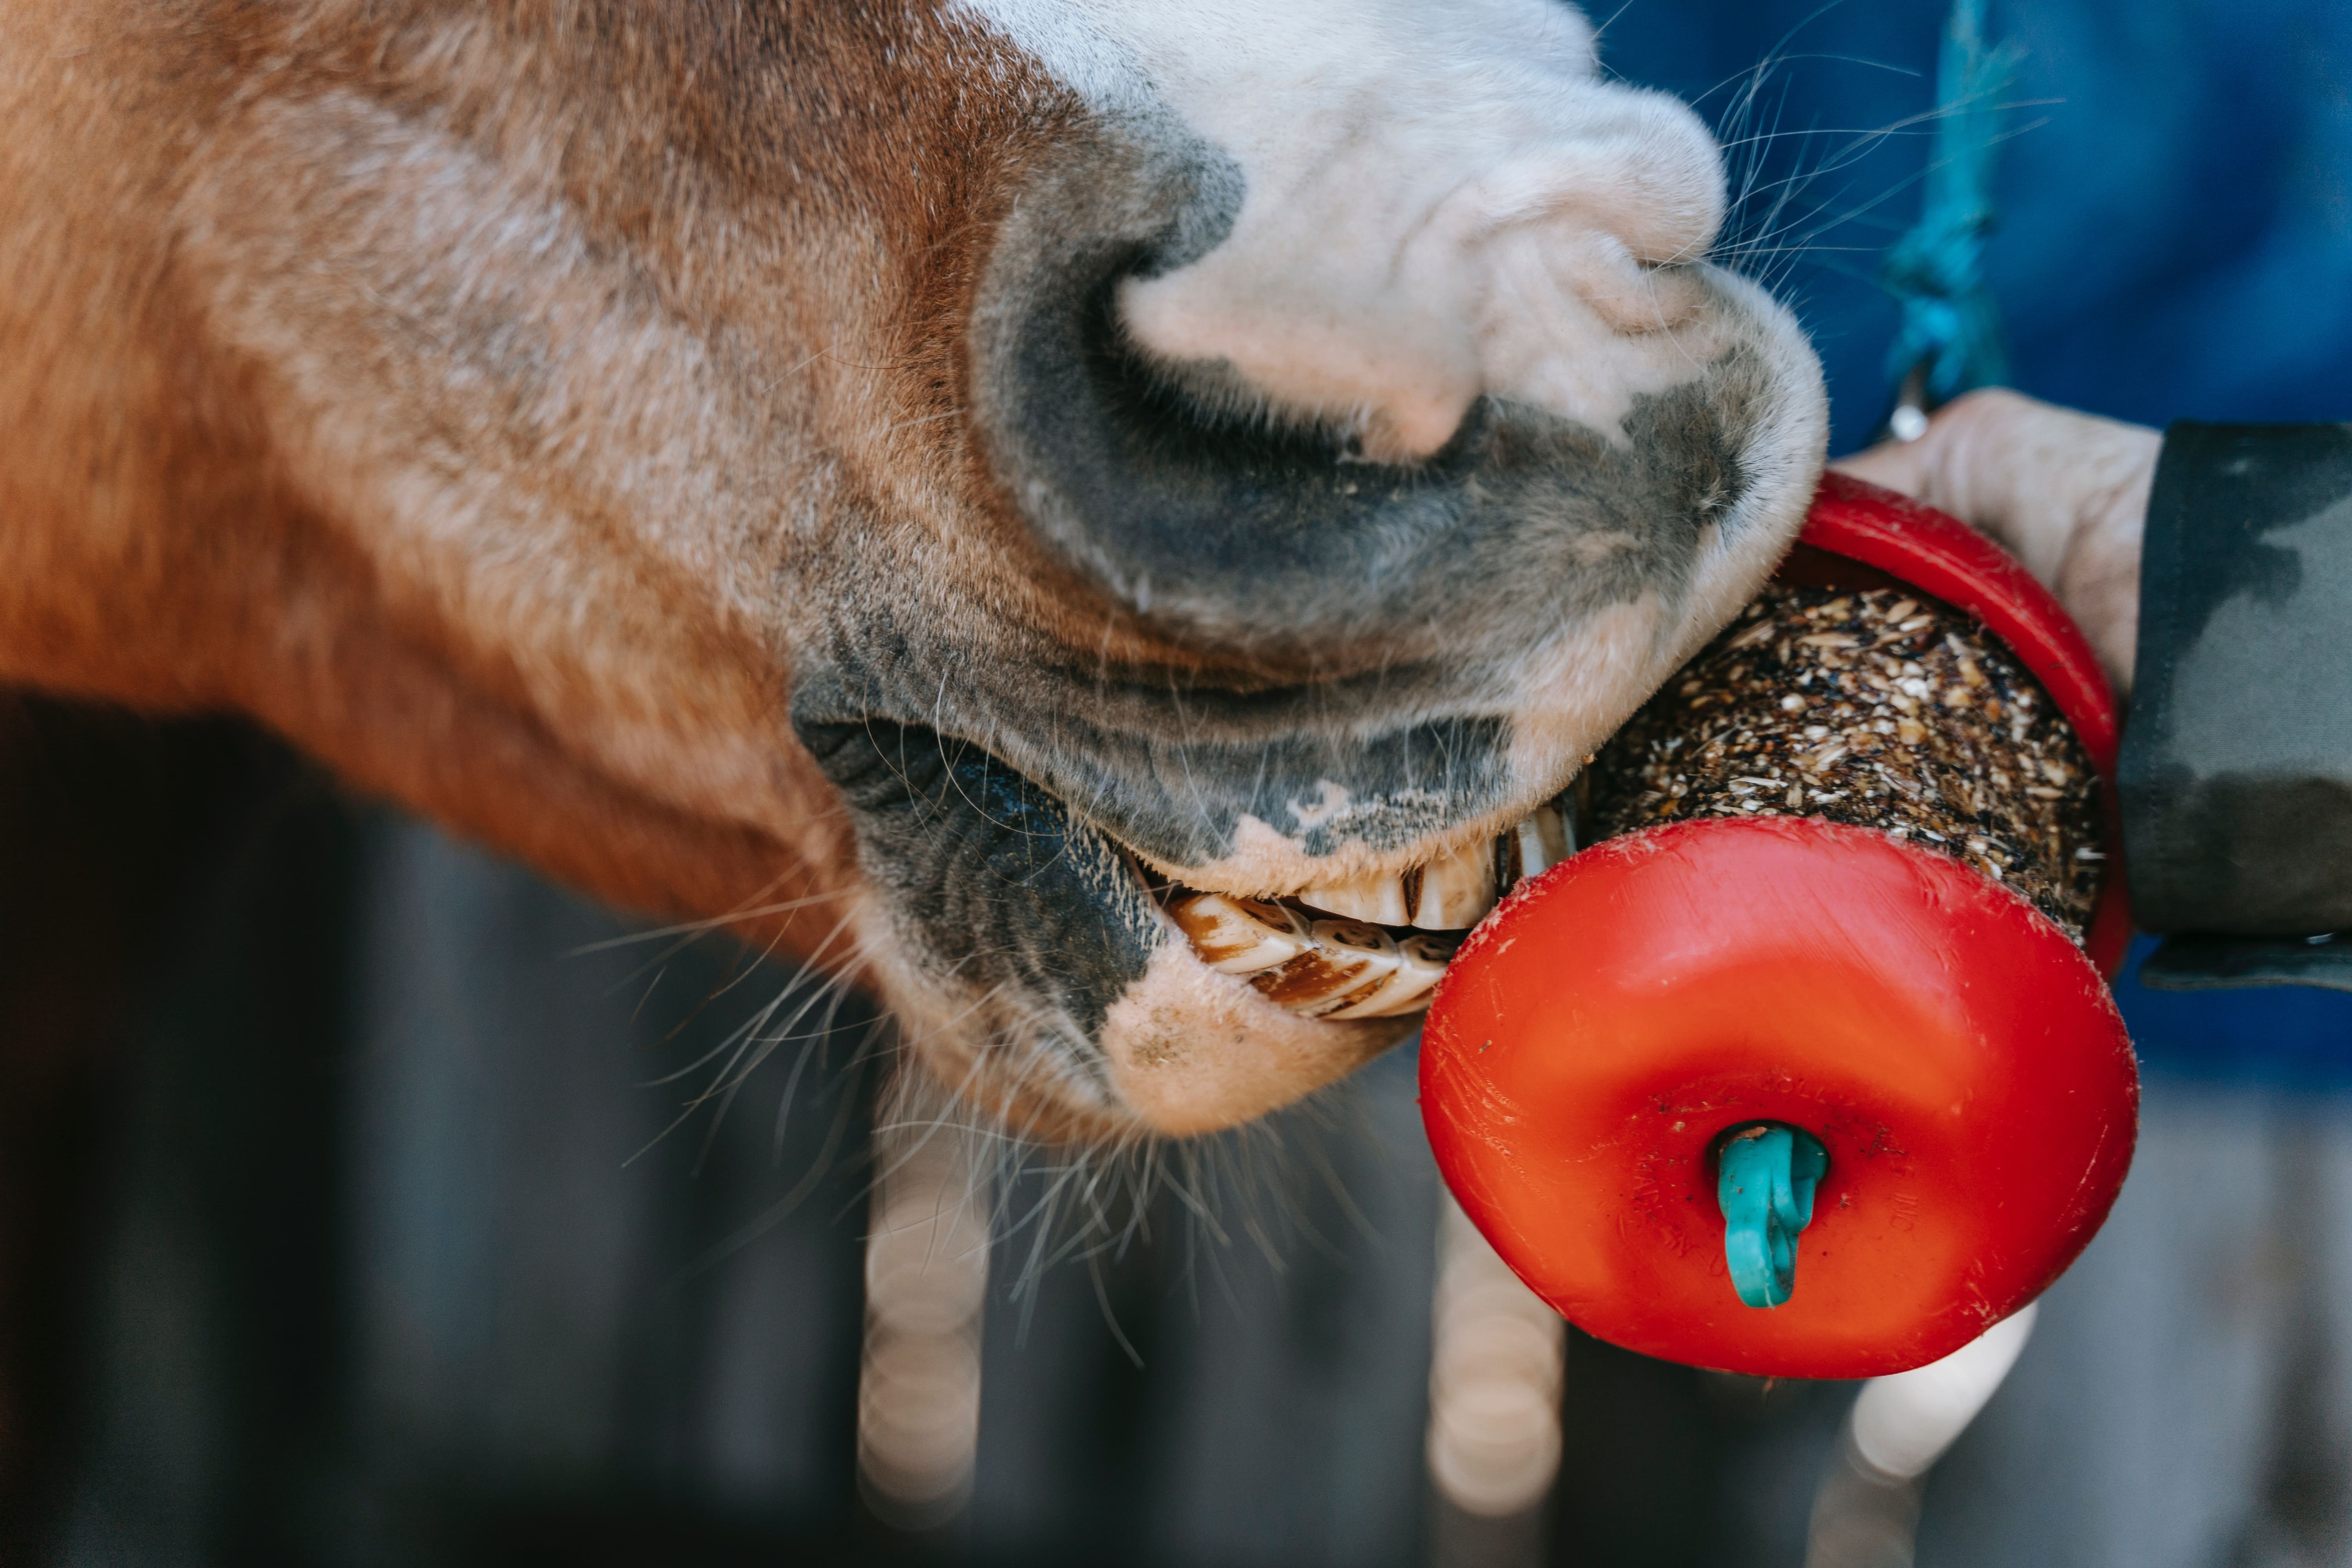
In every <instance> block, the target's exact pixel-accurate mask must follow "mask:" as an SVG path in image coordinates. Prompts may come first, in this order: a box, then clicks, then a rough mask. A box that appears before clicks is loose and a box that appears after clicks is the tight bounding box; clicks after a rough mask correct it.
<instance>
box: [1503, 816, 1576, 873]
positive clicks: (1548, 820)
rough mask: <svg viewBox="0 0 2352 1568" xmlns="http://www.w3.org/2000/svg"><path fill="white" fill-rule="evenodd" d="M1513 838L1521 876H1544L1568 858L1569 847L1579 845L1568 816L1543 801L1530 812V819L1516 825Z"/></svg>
mask: <svg viewBox="0 0 2352 1568" xmlns="http://www.w3.org/2000/svg"><path fill="white" fill-rule="evenodd" d="M1512 838H1513V844H1512V847H1513V848H1514V849H1515V850H1516V851H1517V863H1518V873H1519V875H1520V876H1521V877H1537V876H1541V875H1542V874H1543V873H1544V872H1546V871H1549V870H1550V869H1551V868H1553V867H1554V866H1557V865H1559V863H1560V862H1561V861H1562V860H1565V859H1567V858H1568V855H1569V851H1570V850H1571V849H1573V848H1574V847H1575V845H1574V844H1573V843H1571V842H1570V837H1569V831H1568V822H1567V820H1566V819H1565V818H1564V817H1562V816H1560V814H1559V810H1558V809H1557V808H1555V807H1553V806H1549V805H1539V806H1538V807H1536V808H1535V810H1534V811H1532V812H1530V813H1528V817H1527V820H1525V821H1524V822H1521V823H1520V824H1519V825H1518V826H1517V827H1516V828H1514V829H1512Z"/></svg>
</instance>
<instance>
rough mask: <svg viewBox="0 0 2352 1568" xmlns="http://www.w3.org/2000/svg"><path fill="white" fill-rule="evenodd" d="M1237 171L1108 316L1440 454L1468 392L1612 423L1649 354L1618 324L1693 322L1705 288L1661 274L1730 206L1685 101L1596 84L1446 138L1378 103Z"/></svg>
mask: <svg viewBox="0 0 2352 1568" xmlns="http://www.w3.org/2000/svg"><path fill="white" fill-rule="evenodd" d="M1433 142H1434V143H1435V144H1434V145H1432V144H1431V143H1433ZM1249 174H1250V175H1251V176H1252V177H1251V179H1250V182H1249V185H1248V189H1247V191H1246V193H1245V195H1244V198H1243V200H1242V203H1241V205H1240V209H1239V211H1238V212H1237V213H1236V214H1235V216H1234V223H1233V228H1232V232H1231V234H1230V235H1229V236H1228V237H1226V238H1225V239H1224V241H1223V243H1222V244H1220V245H1219V246H1217V247H1215V248H1214V249H1213V250H1212V251H1210V252H1209V253H1208V254H1207V255H1205V256H1203V257H1202V258H1200V259H1199V260H1197V261H1195V262H1192V264H1190V265H1188V266H1184V267H1181V268H1175V269H1173V270H1170V271H1167V272H1163V273H1161V274H1160V275H1159V276H1156V277H1151V278H1134V279H1128V280H1127V281H1126V282H1124V283H1123V284H1122V285H1121V286H1120V288H1119V290H1118V313H1119V317H1120V320H1121V321H1122V323H1123V325H1124V326H1125V328H1126V329H1127V331H1128V332H1129V334H1130V336H1131V338H1132V340H1133V342H1135V344H1136V345H1137V347H1138V348H1139V349H1140V350H1141V351H1142V352H1143V353H1146V354H1147V355H1149V356H1150V358H1152V359H1153V360H1154V361H1156V362H1158V363H1160V365H1161V366H1162V367H1164V368H1165V369H1166V370H1167V371H1168V373H1169V374H1172V375H1174V376H1176V377H1178V378H1180V379H1181V378H1183V377H1185V376H1186V375H1187V374H1188V372H1189V373H1190V374H1193V375H1194V376H1196V377H1197V376H1199V375H1200V372H1199V371H1198V370H1197V369H1194V368H1192V367H1212V366H1213V367H1216V375H1217V377H1218V378H1219V379H1221V380H1222V381H1223V384H1224V385H1223V391H1224V393H1225V395H1227V396H1228V397H1233V396H1234V395H1235V394H1236V393H1237V392H1238V393H1241V394H1243V395H1244V396H1255V399H1257V400H1258V401H1259V402H1260V403H1262V405H1264V407H1265V410H1266V412H1268V413H1269V414H1271V415H1272V416H1275V417H1276V418H1278V419H1283V420H1289V421H1304V422H1307V423H1313V424H1318V425H1322V426H1337V427H1339V428H1341V429H1343V430H1345V431H1347V432H1348V433H1349V435H1350V436H1352V437H1353V438H1354V440H1355V443H1356V445H1357V447H1358V449H1359V450H1360V452H1361V453H1362V454H1363V455H1364V456H1367V457H1371V458H1380V459H1384V460H1388V461H1391V462H1410V461H1414V460H1418V459H1422V458H1428V457H1429V456H1431V455H1432V454H1433V453H1434V452H1436V451H1438V450H1439V449H1440V448H1442V447H1444V445H1445V444H1446V443H1447V442H1448V441H1449V440H1451V439H1452V437H1453V436H1454V432H1455V430H1456V429H1457V428H1458V427H1459V426H1460V425H1461V423H1462V420H1463V417H1464V416H1465V414H1467V412H1468V411H1469V408H1470V406H1471V405H1472V403H1473V402H1474V401H1475V399H1476V398H1477V397H1478V396H1479V395H1481V394H1492V395H1497V396H1503V397H1512V398H1517V399H1519V400H1522V401H1528V402H1533V403H1535V404H1537V405H1541V406H1545V407H1549V409H1550V410H1551V411H1552V412H1554V413H1556V414H1559V415H1560V416H1563V417H1567V418H1571V419H1577V420H1580V421H1581V422H1583V423H1586V424H1589V425H1592V426H1595V427H1596V428H1607V427H1610V426H1615V425H1617V424H1618V423H1620V421H1621V420H1622V415H1623V406H1622V405H1623V400H1624V395H1625V393H1626V392H1627V391H1628V390H1629V389H1628V387H1627V386H1626V385H1625V384H1624V383H1625V382H1626V381H1627V380H1628V379H1629V376H1628V372H1632V373H1633V374H1632V376H1631V379H1633V380H1639V379H1640V374H1639V367H1638V362H1639V361H1641V360H1642V359H1643V355H1641V354H1640V353H1638V351H1635V352H1630V353H1629V352H1628V351H1626V350H1624V349H1623V348H1622V347H1621V346H1619V345H1618V344H1616V343H1615V342H1613V341H1612V340H1616V339H1622V338H1639V337H1643V336H1647V335H1650V334H1653V333H1656V332H1660V331H1672V330H1674V329H1675V328H1678V327H1682V326H1685V325H1687V324H1688V323H1689V322H1690V321H1691V320H1692V318H1693V317H1694V315H1695V314H1696V311H1697V310H1698V308H1699V305H1700V303H1701V296H1700V295H1699V292H1698V291H1697V290H1696V289H1695V288H1694V287H1693V286H1692V284H1691V282H1690V280H1689V279H1688V278H1687V276H1686V275H1685V273H1684V272H1682V271H1678V270H1675V268H1677V265H1678V264H1681V263H1687V262H1691V261H1695V260H1697V259H1699V258H1703V257H1704V256H1706V253H1707V250H1708V248H1709V247H1711V246H1712V245H1713V244H1714V242H1715V238H1716V235H1717V231H1718V230H1719V229H1720V227H1721V226H1722V222H1723V212H1724V182H1723V172H1722V163H1721V157H1720V154H1719V153H1718V152H1717V147H1716V144H1715V141H1714V138H1713V137H1712V136H1710V135H1709V134H1708V133H1707V132H1706V128H1705V126H1703V125H1702V124H1701V123H1700V122H1699V121H1698V119H1697V117H1696V115H1695V114H1693V113H1692V112H1691V111H1690V110H1689V109H1688V108H1687V107H1685V105H1683V104H1682V103H1680V102H1678V101H1676V100H1673V99H1670V98H1667V97H1665V96H1664V95H1662V94H1658V93H1653V92H1644V91H1638V90H1634V89H1626V88H1621V87H1616V86H1612V85H1604V84H1598V83H1588V84H1584V85H1583V87H1582V90H1581V91H1580V92H1577V93H1574V94H1571V95H1570V96H1569V97H1568V98H1567V100H1566V102H1565V106H1564V107H1559V108H1552V107H1549V106H1547V109H1546V110H1545V111H1544V112H1540V113H1538V112H1536V111H1534V110H1528V111H1526V112H1523V113H1521V114H1520V115H1518V116H1517V117H1515V118H1514V120H1513V121H1512V122H1510V123H1507V124H1505V125H1499V126H1480V127H1476V128H1475V129H1474V130H1471V131H1465V132H1463V133H1460V134H1459V135H1457V136H1450V137H1449V136H1446V135H1444V134H1442V133H1433V131H1432V129H1431V127H1429V126H1428V125H1427V124H1426V123H1425V122H1424V121H1422V120H1420V119H1419V118H1418V117H1411V116H1397V117H1390V118H1381V117H1377V116H1375V117H1372V118H1370V120H1369V121H1367V122H1366V123H1364V124H1363V125H1362V126H1360V128H1359V129H1358V131H1357V132H1356V133H1355V134H1354V135H1352V136H1351V137H1349V139H1348V140H1347V142H1345V143H1344V144H1343V145H1342V146H1341V147H1340V148H1339V150H1337V151H1336V152H1334V153H1330V154H1329V155H1327V156H1321V157H1314V158H1304V159H1302V158H1297V157H1292V158H1281V157H1270V158H1265V159H1261V160H1259V161H1257V162H1256V163H1254V164H1253V165H1252V167H1251V169H1250V170H1249ZM1555 361H1558V362H1566V363H1568V365H1569V366H1570V367H1571V368H1570V370H1569V373H1568V374H1560V373H1559V371H1558V370H1557V369H1555V368H1554V366H1553V365H1552V363H1550V362H1555ZM1621 361H1622V362H1626V363H1619V362H1621ZM1202 379H1205V378H1202Z"/></svg>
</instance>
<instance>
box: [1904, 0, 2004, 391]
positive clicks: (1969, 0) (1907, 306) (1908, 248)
mask: <svg viewBox="0 0 2352 1568" xmlns="http://www.w3.org/2000/svg"><path fill="white" fill-rule="evenodd" d="M1984 13H1985V0H1952V15H1951V19H1950V20H1949V21H1948V23H1947V24H1946V25H1945V28H1944V42H1943V47H1942V48H1941V50H1940V51H1939V52H1938V53H1937V59H1936V92H1937V103H1938V113H1939V116H1940V117H1939V118H1938V119H1937V122H1936V153H1935V162H1934V163H1931V164H1930V165H1929V166H1928V169H1927V196H1926V199H1925V201H1924V202H1923V204H1922V205H1921V207H1920V212H1919V222H1918V225H1917V226H1916V227H1914V228H1913V229H1911V230H1910V232H1908V233H1907V234H1906V235H1904V236H1903V237H1902V238H1900V239H1898V240H1896V241H1895V246H1894V247H1893V248H1892V249H1890V250H1889V251H1888V252H1887V253H1886V258H1885V261H1884V262H1883V263H1881V265H1880V268H1879V281H1880V283H1881V284H1882V285H1883V286H1884V287H1885V289H1886V290H1887V291H1888V292H1889V293H1891V294H1893V295H1894V296H1895V301H1896V303H1897V305H1898V306H1899V307H1900V308H1901V310H1902V321H1901V324H1900V325H1899V326H1898V328H1897V329H1896V331H1895V343H1894V346H1893V347H1892V348H1891V349H1890V350H1889V351H1888V353H1887V360H1886V363H1887V374H1888V375H1889V376H1890V378H1891V379H1893V380H1894V381H1895V383H1896V384H1898V385H1902V384H1908V383H1911V382H1912V381H1913V378H1914V377H1915V376H1922V377H1923V380H1924V385H1921V386H1919V387H1917V388H1916V390H1919V391H1923V392H1924V393H1925V397H1924V400H1923V401H1924V404H1925V405H1926V406H1928V407H1933V406H1935V405H1937V404H1940V403H1948V402H1949V401H1950V400H1951V399H1953V398H1955V397H1958V395H1960V394H1961V393H1963V392H1966V391H1968V390H1969V388H1971V387H1978V386H1998V385H2000V384H2003V383H2005V382H2007V381H2008V380H2009V349H2008V345H2007V344H2006V343H2005V342H2003V340H2002V336H2001V330H2000V309H1999V308H1998V307H1997V306H1995V305H1994V303H1993V299H1992V294H1991V291H1990V289H1987V288H1986V287H1985V282H1984V247H1985V239H1986V237H1987V236H1989V235H1990V234H1991V232H1992V229H1993V224H1994V216H1995V215H1994V211H1993V205H1992V170H1993V159H1994V152H1995V148H1996V146H1997V145H1998V143H1999V142H2000V123H2001V116H2002V105H2001V98H2002V95H2003V94H2004V93H2005V92H2006V91H2007V90H2008V88H2009V86H2010V83H2011V80H2012V79H2014V78H2015V76H2016V72H2017V62H2018V60H2019V58H2021V51H2019V49H2018V48H2017V47H2016V46H2015V45H2013V44H2004V45H2002V46H2001V47H1999V48H1993V49H1989V48H1987V47H1985V37H1984V33H1985V25H1984V24H1985V15H1984Z"/></svg>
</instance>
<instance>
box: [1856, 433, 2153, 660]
mask: <svg viewBox="0 0 2352 1568" xmlns="http://www.w3.org/2000/svg"><path fill="white" fill-rule="evenodd" d="M2163 444H2164V437H2162V436H2161V435H2160V434H2158V432H2157V431H2154V430H2150V429H2148V428H2147V427H2146V426H2139V425H2126V424H2123V423H2121V422H2120V421H2117V420H2114V419H2102V418H2099V417H2098V416H2095V415H2089V414H2077V413H2075V412H2074V410H2072V409H2068V408H2059V407H2056V406H2054V405H2051V404H2047V403H2040V402H2036V401H2035V400H2034V399H2032V398H2031V397H2025V396H2022V395H2019V394H2017V393H2014V392H2010V391H2007V390H2005V389H2003V388H2000V387H1987V388H1985V389H1984V390H1982V391H1979V392H1971V393H1969V394H1968V395H1966V396H1964V397H1958V398H1955V399H1954V400H1953V401H1952V402H1950V403H1948V404H1947V405H1944V406H1943V407H1942V408H1940V409H1938V410H1937V412H1936V415H1935V416H1934V417H1933V418H1932V419H1930V420H1929V421H1928V422H1927V432H1926V433H1925V434H1924V435H1922V436H1921V437H1919V438H1918V439H1917V440H1916V441H1904V442H1896V441H1888V442H1885V443H1883V444H1881V445H1879V446H1876V447H1871V448H1870V449H1869V450H1868V451H1866V452H1858V453H1856V454H1855V455H1854V456H1853V457H1851V458H1845V459H1843V461H1840V462H1836V463H1832V464H1831V465H1830V466H1831V467H1832V468H1836V469H1838V470H1839V471H1840V472H1843V473H1848V474H1852V475H1853V477H1854V478H1856V479H1868V480H1869V481H1870V482H1871V483H1873V484H1877V485H1885V487H1887V488H1888V489H1895V490H1901V491H1902V492H1903V493H1904V494H1906V495H1907V496H1911V497H1913V498H1915V499H1916V500H1923V501H1925V502H1927V504H1928V505H1929V506H1932V507H1937V508H1939V509H1941V510H1945V511H1948V512H1950V513H1951V514H1952V515H1953V516H1955V517H1957V518H1958V519H1959V520H1960V521H1963V522H1966V523H1968V524H1969V526H1970V527H1972V528H1974V529H1976V530H1977V531H1979V532H1981V533H1985V534H1989V535H1990V536H1991V537H1992V538H1993V539H1995V540H1998V541H1999V542H2000V543H2001V544H2002V545H2004V546H2005V547H2007V549H2008V550H2009V552H2010V553H2011V554H2012V555H2015V556H2016V557H2017V558H2018V559H2019V560H2020V561H2021V562H2023V563H2025V568H2026V570H2027V571H2029V572H2031V573H2032V574H2034V575H2035V576H2036V577H2039V578H2040V579H2041V580H2042V583H2043V584H2046V585H2047V586H2048V587H2049V588H2050V590H2051V591H2052V592H2053V593H2054V594H2056V595H2058V599H2059V602H2060V603H2061V604H2063V605H2065V606H2066V609H2067V612H2068V613H2069V614H2071V615H2072V616H2074V619H2075V620H2076V621H2077V622H2078V623H2079V624H2080V625H2081V626H2082V628H2083V630H2084V634H2085V635H2087V636H2088V637H2090V639H2091V646H2092V647H2093V648H2094V649H2095V650H2096V651H2097V653H2098V656H2099V661H2100V662H2101V663H2102V664H2104V665H2105V667H2106V670H2107V678H2108V679H2110V680H2112V681H2114V682H2115V687H2116V695H2117V696H2119V697H2128V696H2129V695H2130V694H2131V680H2132V653H2133V648H2134V646H2135V644H2136V642H2137V638H2138V636H2139V553H2140V538H2141V534H2142V531H2143V530H2144V529H2145V527H2146V525H2147V495H2148V486H2149V483H2150V481H2152V480H2153V479H2155V477H2156V458H2157V453H2158V450H2159V448H2161V447H2162V446H2163Z"/></svg>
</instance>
